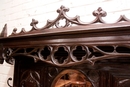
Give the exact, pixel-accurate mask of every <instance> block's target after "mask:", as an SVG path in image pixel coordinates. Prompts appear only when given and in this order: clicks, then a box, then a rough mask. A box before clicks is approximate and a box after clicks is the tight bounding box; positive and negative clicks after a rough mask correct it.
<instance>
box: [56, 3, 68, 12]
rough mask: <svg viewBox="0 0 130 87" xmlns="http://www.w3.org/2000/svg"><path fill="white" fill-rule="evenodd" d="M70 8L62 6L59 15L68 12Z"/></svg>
mask: <svg viewBox="0 0 130 87" xmlns="http://www.w3.org/2000/svg"><path fill="white" fill-rule="evenodd" d="M68 11H69V8H66V7H65V6H63V5H62V6H61V7H60V9H58V10H57V12H58V13H63V12H68Z"/></svg>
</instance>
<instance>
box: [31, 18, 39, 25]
mask: <svg viewBox="0 0 130 87" xmlns="http://www.w3.org/2000/svg"><path fill="white" fill-rule="evenodd" d="M36 24H38V21H37V20H35V19H32V22H31V23H30V25H31V26H33V25H36Z"/></svg>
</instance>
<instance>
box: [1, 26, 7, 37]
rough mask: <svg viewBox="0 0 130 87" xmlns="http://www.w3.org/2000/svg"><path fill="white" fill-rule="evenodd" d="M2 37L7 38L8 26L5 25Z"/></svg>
mask: <svg viewBox="0 0 130 87" xmlns="http://www.w3.org/2000/svg"><path fill="white" fill-rule="evenodd" d="M0 37H7V24H5V25H4V27H3V30H2V32H1V35H0Z"/></svg>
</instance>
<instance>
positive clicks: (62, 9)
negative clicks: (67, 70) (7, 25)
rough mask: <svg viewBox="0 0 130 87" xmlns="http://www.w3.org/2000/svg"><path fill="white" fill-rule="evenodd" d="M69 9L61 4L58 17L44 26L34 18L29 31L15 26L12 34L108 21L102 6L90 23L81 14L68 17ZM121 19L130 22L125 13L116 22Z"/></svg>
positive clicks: (94, 12) (94, 13)
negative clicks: (18, 31)
mask: <svg viewBox="0 0 130 87" xmlns="http://www.w3.org/2000/svg"><path fill="white" fill-rule="evenodd" d="M68 11H69V9H68V8H66V7H65V6H61V7H60V9H58V10H57V13H58V14H59V15H58V17H57V18H56V19H55V20H48V21H47V23H46V25H45V26H44V27H42V28H38V27H37V26H36V25H37V24H38V21H37V20H35V19H32V22H31V23H30V25H31V26H32V29H31V30H30V31H29V32H26V31H25V29H24V28H22V30H21V32H20V33H16V31H17V28H14V30H13V32H12V34H11V35H10V36H13V35H21V34H28V33H30V32H35V31H39V30H45V29H49V28H65V27H70V26H72V25H73V24H75V25H83V26H88V25H90V24H95V23H104V24H106V22H105V21H104V20H103V19H102V17H105V16H106V15H107V13H106V12H105V11H103V10H102V8H101V7H99V8H98V9H97V10H95V11H93V16H95V19H94V20H93V21H91V22H89V23H86V22H83V21H81V20H80V16H75V17H73V18H71V17H68V16H67V15H66V12H68ZM63 19H64V20H65V24H64V25H62V26H60V22H59V21H60V20H63ZM121 21H126V22H130V20H129V19H128V18H126V17H125V16H124V15H121V16H120V17H119V19H118V20H117V21H116V22H115V23H118V22H121Z"/></svg>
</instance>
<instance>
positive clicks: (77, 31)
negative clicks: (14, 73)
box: [0, 6, 130, 67]
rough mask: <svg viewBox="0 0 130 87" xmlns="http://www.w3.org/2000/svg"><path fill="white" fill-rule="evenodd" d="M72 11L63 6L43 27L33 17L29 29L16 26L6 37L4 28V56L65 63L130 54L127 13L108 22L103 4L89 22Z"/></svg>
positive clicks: (8, 59)
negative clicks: (54, 17) (62, 22)
mask: <svg viewBox="0 0 130 87" xmlns="http://www.w3.org/2000/svg"><path fill="white" fill-rule="evenodd" d="M68 11H69V9H68V8H66V7H64V6H61V7H60V9H58V10H57V12H58V16H57V18H56V19H54V20H48V21H47V23H46V25H45V26H44V27H42V28H38V27H37V24H38V21H37V20H35V19H32V22H31V23H30V25H31V26H32V29H31V30H30V31H29V32H26V31H25V29H24V28H23V29H22V30H21V32H19V33H16V31H17V29H16V28H15V29H14V30H13V32H12V34H11V35H10V36H9V37H5V34H6V32H5V31H6V29H5V28H4V29H3V32H2V33H1V36H2V37H1V38H0V41H1V42H0V44H1V48H0V50H1V51H2V54H1V60H3V59H5V60H6V61H7V62H8V63H10V64H12V63H13V58H14V57H17V56H27V57H31V58H33V59H34V61H35V62H37V61H39V60H40V61H43V62H46V63H49V64H52V65H56V66H64V67H65V66H72V65H77V64H81V63H89V64H92V65H94V63H95V62H96V61H99V60H105V59H115V58H122V57H130V45H129V43H130V37H129V34H130V31H129V28H130V20H129V19H127V18H126V17H125V16H124V15H121V16H120V18H119V19H118V20H117V21H116V22H115V23H106V22H105V21H104V20H103V19H102V17H105V16H106V14H107V13H106V12H105V11H103V10H102V8H101V7H99V8H98V9H97V10H95V11H94V12H93V16H95V19H94V20H93V21H91V22H89V23H86V22H82V21H81V20H80V17H79V16H75V17H73V18H70V17H68V16H67V15H66V12H68ZM60 20H64V25H60ZM97 23H99V24H97ZM73 25H74V26H73ZM6 26H7V25H5V27H6Z"/></svg>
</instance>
